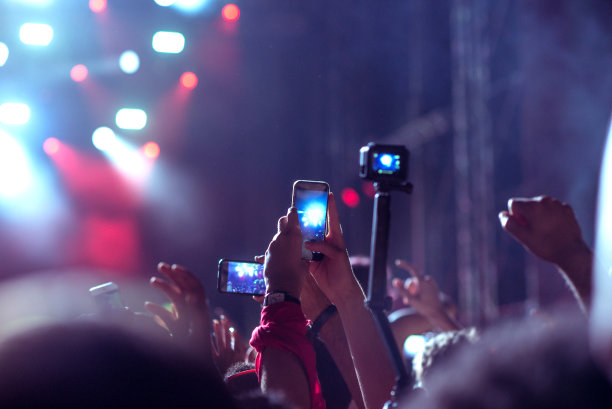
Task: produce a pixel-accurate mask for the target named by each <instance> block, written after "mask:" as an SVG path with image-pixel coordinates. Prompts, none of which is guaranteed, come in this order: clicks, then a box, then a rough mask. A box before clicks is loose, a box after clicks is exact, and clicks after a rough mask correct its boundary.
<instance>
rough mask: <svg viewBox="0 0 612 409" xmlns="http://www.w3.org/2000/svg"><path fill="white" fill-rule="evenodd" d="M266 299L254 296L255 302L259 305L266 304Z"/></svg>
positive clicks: (261, 296)
mask: <svg viewBox="0 0 612 409" xmlns="http://www.w3.org/2000/svg"><path fill="white" fill-rule="evenodd" d="M264 298H265V297H264V296H263V295H254V296H253V299H254V300H255V301H257V302H258V303H259V304H263V302H264Z"/></svg>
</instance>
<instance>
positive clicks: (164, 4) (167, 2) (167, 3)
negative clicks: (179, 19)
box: [155, 0, 176, 7]
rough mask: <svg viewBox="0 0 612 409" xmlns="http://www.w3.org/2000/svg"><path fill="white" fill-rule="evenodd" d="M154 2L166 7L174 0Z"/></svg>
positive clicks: (157, 0) (156, 0) (174, 1)
mask: <svg viewBox="0 0 612 409" xmlns="http://www.w3.org/2000/svg"><path fill="white" fill-rule="evenodd" d="M155 3H157V5H158V6H161V7H168V6H171V5H173V4H174V3H176V0H155Z"/></svg>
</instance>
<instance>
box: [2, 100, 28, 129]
mask: <svg viewBox="0 0 612 409" xmlns="http://www.w3.org/2000/svg"><path fill="white" fill-rule="evenodd" d="M29 120H30V107H28V106H27V105H26V104H22V103H20V102H6V103H4V104H2V105H0V122H1V123H3V124H7V125H24V124H27V123H28V121H29Z"/></svg>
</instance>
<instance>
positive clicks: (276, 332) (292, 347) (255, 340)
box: [250, 301, 325, 409]
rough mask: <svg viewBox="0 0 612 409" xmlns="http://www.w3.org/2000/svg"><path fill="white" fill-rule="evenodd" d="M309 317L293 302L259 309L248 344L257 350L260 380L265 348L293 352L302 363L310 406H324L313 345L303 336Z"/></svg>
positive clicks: (319, 408)
mask: <svg viewBox="0 0 612 409" xmlns="http://www.w3.org/2000/svg"><path fill="white" fill-rule="evenodd" d="M307 325H308V320H306V317H305V316H304V313H303V312H302V308H301V307H300V306H299V305H298V304H297V303H294V302H288V301H285V302H278V303H275V304H272V305H269V306H267V307H264V308H263V309H262V310H261V321H260V324H259V326H258V327H256V328H255V329H254V330H253V335H252V336H251V341H250V344H251V346H252V347H253V348H255V350H256V351H257V352H258V353H259V354H258V355H257V360H256V361H255V370H256V371H257V378H258V379H259V380H260V381H261V374H260V368H261V351H263V349H264V348H265V347H272V348H276V349H280V350H281V351H288V352H291V353H293V354H295V355H296V356H297V357H298V359H299V360H300V361H301V362H302V365H303V367H304V369H305V371H306V376H307V377H308V385H309V389H310V402H311V408H312V409H325V400H323V394H322V393H321V384H320V383H319V378H318V377H317V362H316V355H315V350H314V347H313V346H312V343H311V342H310V340H309V339H308V338H307V337H306V326H307Z"/></svg>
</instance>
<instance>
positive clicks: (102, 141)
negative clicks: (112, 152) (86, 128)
mask: <svg viewBox="0 0 612 409" xmlns="http://www.w3.org/2000/svg"><path fill="white" fill-rule="evenodd" d="M91 141H92V142H93V145H94V146H95V147H96V148H97V149H98V150H101V151H102V152H104V151H107V150H109V149H112V148H113V147H115V146H116V145H117V136H116V135H115V132H113V130H112V129H110V128H108V127H106V126H102V127H100V128H98V129H96V130H95V131H94V132H93V134H92V135H91Z"/></svg>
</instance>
